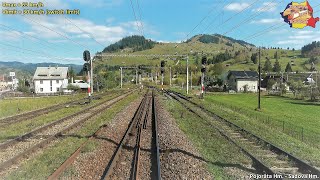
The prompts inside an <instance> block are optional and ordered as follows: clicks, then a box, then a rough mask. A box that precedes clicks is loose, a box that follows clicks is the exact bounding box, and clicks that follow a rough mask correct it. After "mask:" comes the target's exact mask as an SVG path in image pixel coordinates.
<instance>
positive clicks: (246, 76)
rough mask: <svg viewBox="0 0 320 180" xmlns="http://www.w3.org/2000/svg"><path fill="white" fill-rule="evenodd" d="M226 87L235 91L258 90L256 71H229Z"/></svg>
mask: <svg viewBox="0 0 320 180" xmlns="http://www.w3.org/2000/svg"><path fill="white" fill-rule="evenodd" d="M227 84H228V89H229V90H233V91H236V92H258V73H257V72H256V71H229V72H228V75H227Z"/></svg>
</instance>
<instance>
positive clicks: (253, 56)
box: [251, 53, 258, 64]
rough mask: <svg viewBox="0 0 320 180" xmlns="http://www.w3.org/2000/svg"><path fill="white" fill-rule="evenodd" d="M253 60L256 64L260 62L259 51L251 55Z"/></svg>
mask: <svg viewBox="0 0 320 180" xmlns="http://www.w3.org/2000/svg"><path fill="white" fill-rule="evenodd" d="M251 61H252V62H253V63H254V64H257V63H258V54H257V53H253V54H252V55H251Z"/></svg>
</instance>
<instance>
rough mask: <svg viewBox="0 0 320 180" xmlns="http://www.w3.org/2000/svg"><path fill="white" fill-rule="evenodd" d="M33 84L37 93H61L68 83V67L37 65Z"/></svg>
mask: <svg viewBox="0 0 320 180" xmlns="http://www.w3.org/2000/svg"><path fill="white" fill-rule="evenodd" d="M33 84H34V91H35V93H36V94H53V93H61V92H63V89H62V87H65V86H67V85H68V67H37V70H36V72H35V73H34V76H33Z"/></svg>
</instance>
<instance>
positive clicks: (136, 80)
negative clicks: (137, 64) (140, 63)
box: [136, 68, 138, 85]
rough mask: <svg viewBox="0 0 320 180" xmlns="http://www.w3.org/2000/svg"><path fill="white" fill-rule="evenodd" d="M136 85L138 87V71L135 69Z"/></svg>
mask: <svg viewBox="0 0 320 180" xmlns="http://www.w3.org/2000/svg"><path fill="white" fill-rule="evenodd" d="M136 85H138V69H137V68H136Z"/></svg>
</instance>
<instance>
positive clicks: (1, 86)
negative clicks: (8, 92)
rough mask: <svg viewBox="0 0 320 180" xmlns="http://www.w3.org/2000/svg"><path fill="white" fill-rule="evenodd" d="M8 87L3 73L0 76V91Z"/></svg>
mask: <svg viewBox="0 0 320 180" xmlns="http://www.w3.org/2000/svg"><path fill="white" fill-rule="evenodd" d="M7 88H8V83H7V80H6V77H5V76H4V75H2V76H0V91H3V90H5V89H7Z"/></svg>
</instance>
